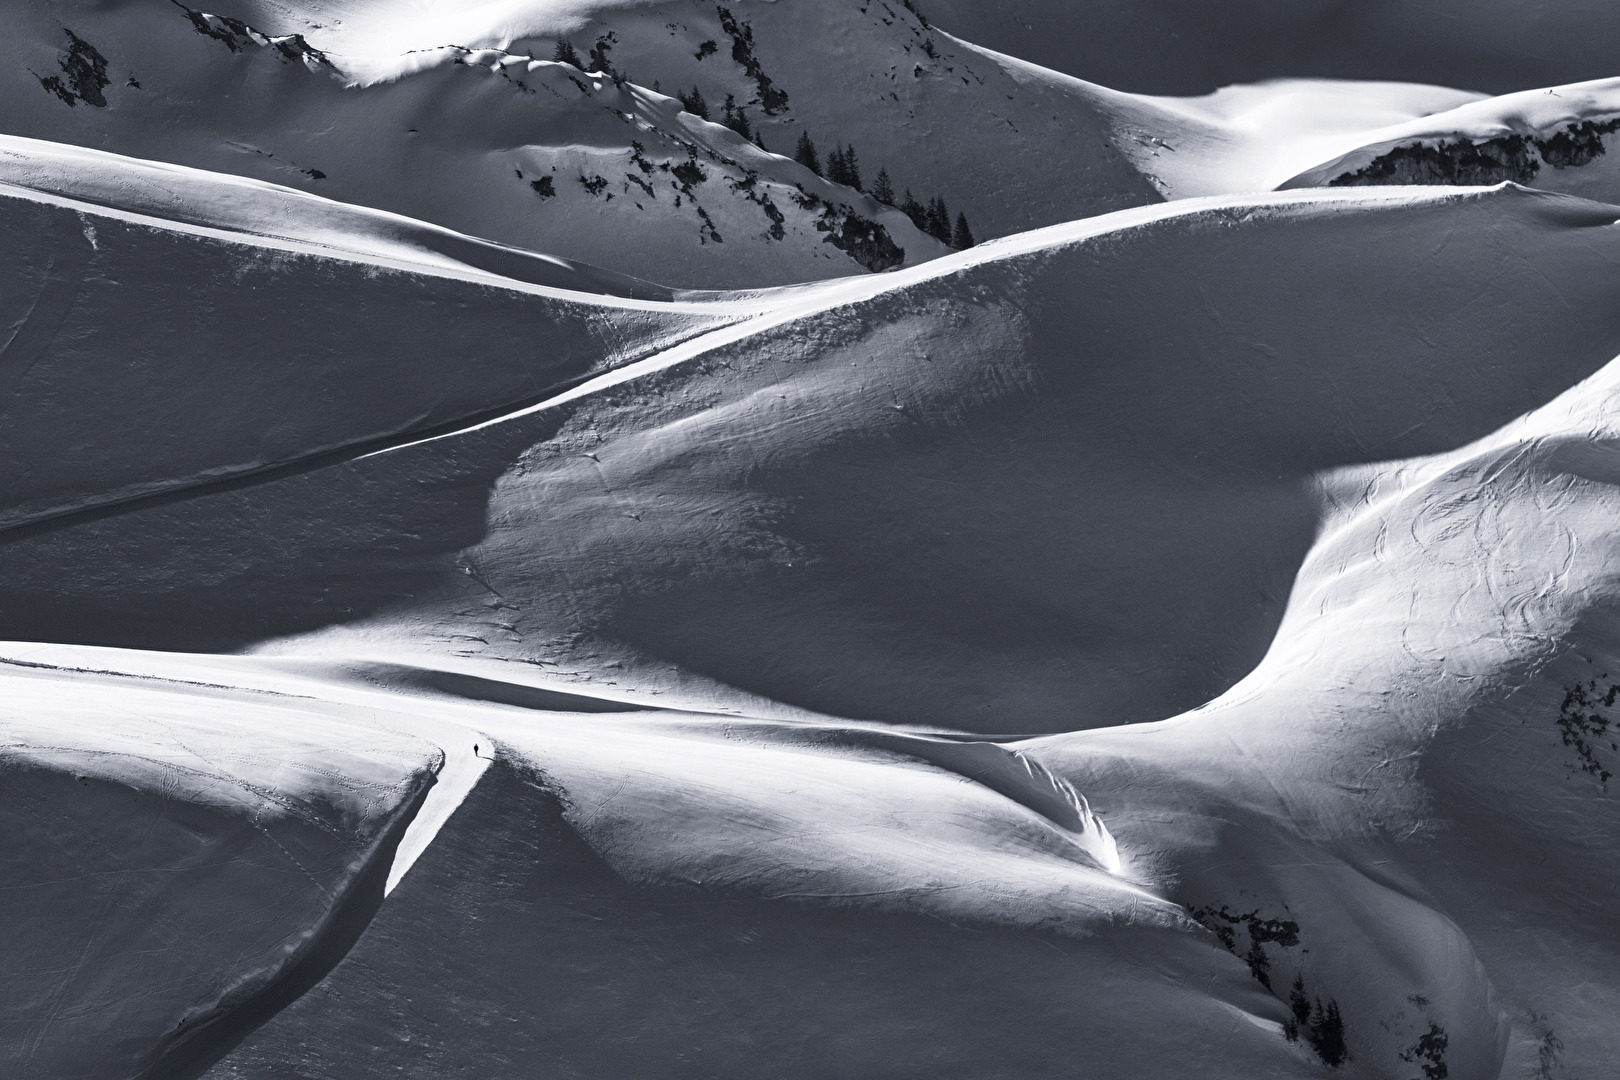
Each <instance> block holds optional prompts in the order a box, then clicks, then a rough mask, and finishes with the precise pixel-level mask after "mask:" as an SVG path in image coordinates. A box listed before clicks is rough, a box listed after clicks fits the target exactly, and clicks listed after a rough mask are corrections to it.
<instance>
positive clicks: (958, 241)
mask: <svg viewBox="0 0 1620 1080" xmlns="http://www.w3.org/2000/svg"><path fill="white" fill-rule="evenodd" d="M975 243H977V241H976V240H974V239H973V230H972V229H970V228H968V222H967V215H966V214H964V213H962V212H960V211H958V212H957V215H956V231H955V232H953V233H951V247H953V248H956V249H957V250H958V251H966V250H967V249H968V248H970V247H972V246H973V245H974V244H975Z"/></svg>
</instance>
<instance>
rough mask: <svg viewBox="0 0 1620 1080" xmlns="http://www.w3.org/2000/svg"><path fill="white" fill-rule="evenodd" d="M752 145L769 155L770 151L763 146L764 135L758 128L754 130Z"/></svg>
mask: <svg viewBox="0 0 1620 1080" xmlns="http://www.w3.org/2000/svg"><path fill="white" fill-rule="evenodd" d="M754 145H755V146H757V147H759V148H760V149H761V150H764V151H765V152H766V153H767V154H768V153H770V150H769V149H768V148H767V147H766V145H765V133H764V132H763V131H761V130H759V129H758V128H755V129H754Z"/></svg>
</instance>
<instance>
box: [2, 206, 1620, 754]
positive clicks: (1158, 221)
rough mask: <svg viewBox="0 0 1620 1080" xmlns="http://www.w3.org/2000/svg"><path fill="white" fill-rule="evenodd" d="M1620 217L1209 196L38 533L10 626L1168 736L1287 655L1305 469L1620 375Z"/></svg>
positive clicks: (1311, 491)
mask: <svg viewBox="0 0 1620 1080" xmlns="http://www.w3.org/2000/svg"><path fill="white" fill-rule="evenodd" d="M1613 220H1614V211H1613V210H1611V209H1609V208H1604V207H1599V206H1596V205H1594V204H1587V203H1582V202H1579V201H1577V200H1570V199H1564V198H1560V197H1556V196H1545V195H1538V194H1533V193H1528V192H1524V191H1522V190H1518V189H1513V188H1503V189H1497V190H1493V191H1487V192H1479V191H1475V192H1469V193H1463V194H1454V193H1449V192H1439V191H1434V190H1432V189H1431V190H1429V191H1427V192H1424V191H1413V190H1407V191H1401V192H1371V193H1358V192H1348V191H1347V192H1341V193H1311V194H1289V195H1274V196H1270V197H1264V198H1260V199H1245V200H1227V201H1225V202H1206V203H1196V202H1187V203H1179V204H1173V205H1172V206H1170V207H1166V208H1162V209H1156V210H1151V211H1149V210H1140V211H1131V212H1128V213H1126V214H1123V215H1117V216H1114V217H1111V218H1103V219H1097V220H1094V221H1091V222H1087V223H1083V224H1077V225H1074V226H1068V227H1064V228H1062V229H1057V230H1052V231H1049V232H1046V233H1041V234H1031V235H1029V236H1026V237H1022V238H1020V239H1019V240H1018V242H1016V243H1014V242H1011V241H1005V242H997V243H993V244H987V245H982V246H981V247H980V248H978V249H975V251H974V252H973V253H969V254H968V255H963V256H956V257H955V258H954V259H952V260H942V261H939V262H936V263H933V264H930V265H929V266H928V267H925V268H918V269H916V270H908V271H902V272H901V273H899V274H895V275H884V276H870V277H863V278H858V279H851V280H848V281H845V282H839V283H827V284H823V285H818V286H815V287H811V288H804V289H797V290H786V291H782V292H778V293H770V294H762V295H759V296H755V297H751V298H745V299H742V300H738V301H734V302H732V303H734V304H735V305H736V312H735V314H739V315H741V314H749V313H751V314H752V315H753V317H752V318H750V319H748V320H747V321H739V322H736V323H735V324H734V325H730V326H723V327H721V328H718V329H714V330H712V331H711V332H709V333H707V334H704V335H700V336H698V337H694V338H692V339H690V340H688V341H686V342H684V343H682V344H679V345H675V346H674V347H671V348H667V349H664V350H662V351H658V352H654V353H652V354H650V355H648V356H646V357H645V358H643V359H640V360H637V361H635V362H634V363H630V364H626V365H624V366H621V367H618V368H615V369H614V370H613V371H611V372H607V373H605V374H602V375H600V376H597V377H596V378H594V379H592V380H589V381H586V382H584V383H581V384H579V385H578V386H576V387H574V388H573V389H566V390H562V391H561V392H559V393H556V394H554V395H552V396H550V397H548V398H545V399H542V400H537V401H535V402H534V403H533V404H530V405H524V406H523V407H522V408H520V409H518V410H516V411H514V412H511V413H509V414H506V415H502V416H496V417H492V418H489V419H483V420H479V421H478V422H477V423H474V424H470V425H469V426H466V427H465V428H464V429H462V430H460V431H455V432H450V433H446V434H442V435H435V433H434V432H433V431H432V430H424V431H422V432H420V436H419V437H418V438H415V439H412V438H409V437H408V436H409V433H406V434H405V435H404V436H401V437H400V438H399V439H396V440H395V442H394V443H392V444H391V445H394V446H397V449H390V450H387V451H386V452H381V453H374V452H370V451H371V450H372V448H370V447H363V448H358V450H359V451H362V452H364V456H355V455H353V454H351V455H349V457H348V459H346V460H339V459H338V458H333V459H328V460H325V461H320V462H313V463H311V466H312V467H311V468H308V469H305V470H303V471H301V472H300V473H299V474H298V475H296V476H294V475H283V474H272V475H265V476H263V477H261V478H259V479H258V480H255V481H253V482H249V483H242V484H235V485H202V484H194V485H190V486H177V487H175V488H174V489H173V490H171V491H170V492H169V493H168V494H166V495H165V496H164V500H162V501H159V500H149V501H147V502H145V503H142V504H130V505H128V506H127V508H125V511H124V512H119V513H116V514H109V515H104V516H102V517H100V518H98V519H96V520H88V519H86V518H84V517H81V518H78V519H63V520H61V521H59V522H57V523H56V524H54V525H47V524H43V523H42V524H41V526H40V527H39V528H37V529H35V530H33V531H32V532H31V533H26V534H22V533H19V534H14V535H13V537H12V539H11V542H10V543H9V544H7V545H6V547H5V548H4V549H3V554H0V558H3V559H4V562H5V576H4V582H5V586H4V587H5V596H4V607H3V610H4V612H5V616H6V629H7V632H8V634H10V635H12V636H16V637H23V638H40V637H55V638H61V639H66V640H80V641H85V640H89V641H102V642H115V643H123V644H135V643H140V644H146V645H151V644H166V645H168V646H171V647H173V646H184V647H188V648H195V647H205V648H215V649H218V648H240V647H244V646H247V645H249V644H251V643H254V642H256V641H258V642H263V641H264V640H265V639H269V638H276V637H286V636H288V635H295V634H299V633H304V632H308V631H312V630H315V629H317V628H320V627H327V626H333V625H334V624H352V626H351V628H350V629H348V630H341V631H340V630H334V631H332V632H331V633H330V634H328V635H327V637H326V638H324V639H321V640H319V641H312V640H305V641H297V642H291V643H287V644H284V645H282V646H280V647H281V648H282V649H284V650H292V651H309V650H313V649H321V648H326V649H332V650H336V651H338V652H345V651H347V652H354V651H360V652H366V651H388V650H394V651H402V652H407V653H409V652H418V653H420V652H423V651H442V649H443V648H444V646H445V644H446V643H448V647H449V649H450V650H451V651H452V652H454V653H457V654H461V655H465V656H467V657H469V658H473V659H477V660H481V661H483V662H484V663H485V664H486V665H491V666H494V667H499V668H506V667H509V666H510V665H511V664H512V663H514V662H521V663H524V664H525V665H534V664H539V665H541V666H543V667H555V668H556V669H557V670H560V671H565V672H576V673H595V674H592V675H591V677H594V678H599V679H602V680H608V681H611V682H614V683H617V684H619V685H621V686H623V687H627V688H630V689H633V690H634V691H635V692H636V693H637V694H639V695H647V696H648V697H650V698H651V699H652V700H663V701H668V702H682V701H686V702H694V703H700V704H701V703H705V702H706V703H707V704H704V707H705V708H708V709H713V708H714V707H715V705H716V704H717V703H728V704H729V705H730V706H732V707H735V708H738V709H742V710H745V711H752V710H754V709H756V708H758V707H759V705H758V702H759V701H761V700H765V701H775V702H778V703H781V704H782V705H786V706H789V707H794V708H798V709H801V710H811V711H820V712H831V713H836V714H839V715H844V716H852V717H856V718H861V719H867V720H881V721H886V722H891V723H892V722H905V723H913V724H933V725H948V726H953V727H961V728H967V729H970V730H979V731H993V732H1020V731H1022V732H1032V731H1040V730H1049V731H1050V730H1063V729H1067V728H1074V727H1088V726H1098V725H1104V724H1109V723H1117V722H1124V721H1131V720H1146V719H1153V718H1156V717H1161V716H1165V715H1170V714H1172V713H1174V712H1177V711H1179V710H1180V709H1183V708H1187V707H1191V706H1193V705H1196V704H1197V703H1198V702H1200V701H1203V700H1207V699H1208V698H1210V697H1212V696H1214V695H1215V694H1217V693H1219V692H1220V691H1222V690H1224V689H1225V688H1226V687H1227V686H1230V685H1231V684H1232V683H1233V682H1235V681H1236V680H1237V679H1239V678H1241V677H1242V676H1243V675H1244V674H1245V673H1246V672H1247V671H1248V670H1249V669H1250V668H1251V667H1252V665H1253V664H1254V663H1255V662H1256V661H1257V660H1258V659H1259V657H1260V656H1261V655H1262V654H1263V653H1264V651H1265V649H1266V646H1267V643H1268V642H1269V641H1270V638H1271V635H1272V633H1273V631H1274V630H1275V627H1276V625H1277V620H1278V619H1279V618H1280V616H1281V612H1282V610H1283V605H1284V604H1285V602H1286V600H1287V597H1288V594H1289V588H1290V583H1291V582H1292V579H1293V576H1294V573H1295V571H1296V569H1297V567H1298V566H1299V564H1300V560H1301V559H1302V558H1303V557H1304V554H1305V552H1306V551H1307V550H1309V547H1310V545H1311V543H1312V539H1313V537H1314V536H1315V534H1316V530H1317V528H1318V524H1319V514H1320V504H1319V500H1318V497H1317V495H1316V494H1315V488H1314V483H1313V481H1312V480H1311V477H1313V476H1314V475H1315V474H1316V473H1317V472H1318V471H1320V470H1322V469H1324V468H1330V467H1338V466H1344V465H1349V464H1353V463H1356V462H1362V461H1367V460H1379V459H1382V458H1385V457H1390V456H1404V455H1410V454H1414V453H1424V452H1431V451H1438V450H1444V449H1448V448H1451V447H1455V446H1458V445H1462V444H1463V443H1466V442H1468V441H1469V440H1471V439H1474V438H1477V437H1479V436H1480V435H1482V434H1483V433H1485V432H1486V431H1488V430H1490V428H1491V427H1493V426H1495V425H1498V424H1500V423H1503V422H1505V421H1507V420H1508V419H1510V418H1511V417H1513V416H1515V415H1518V414H1520V413H1522V412H1524V411H1525V410H1527V409H1529V408H1532V407H1534V406H1536V405H1538V404H1540V403H1541V402H1544V401H1546V400H1548V399H1550V398H1551V397H1553V396H1555V395H1556V394H1557V393H1559V392H1560V391H1562V390H1563V389H1564V388H1565V387H1567V386H1568V385H1570V383H1571V382H1573V381H1575V380H1577V379H1579V378H1581V377H1583V376H1584V375H1586V374H1587V373H1589V372H1590V371H1592V370H1595V369H1596V368H1597V367H1598V366H1599V365H1600V364H1601V363H1603V362H1605V361H1606V360H1607V358H1609V357H1610V356H1612V355H1613V354H1614V353H1615V352H1617V351H1620V324H1617V323H1616V321H1615V320H1616V318H1617V316H1616V314H1615V313H1614V311H1613V309H1612V307H1611V306H1610V305H1608V304H1606V303H1605V302H1603V300H1602V298H1603V297H1605V296H1607V295H1608V293H1609V291H1610V290H1611V289H1612V288H1613V286H1614V277H1613V275H1614V273H1615V270H1614V267H1615V265H1616V264H1615V262H1614V260H1613V259H1612V258H1611V255H1610V253H1609V246H1610V245H1611V244H1612V243H1613V242H1614V238H1615V236H1616V235H1617V234H1616V233H1615V231H1614V230H1612V229H1611V228H1609V225H1610V223H1611V222H1612V221H1613ZM75 235H77V234H75ZM1442 237H1450V240H1449V241H1448V242H1447V243H1446V244H1444V245H1441V244H1439V243H1438V241H1439V239H1440V238H1442ZM1216 240H1218V242H1219V248H1218V251H1219V253H1220V254H1219V257H1218V258H1215V259H1213V260H1212V258H1211V256H1210V251H1211V248H1210V244H1211V243H1213V242H1215V241H1216ZM75 242H77V240H75ZM120 242H121V243H122V242H124V241H120ZM131 257H132V258H133V257H135V256H134V255H131ZM412 287H413V288H414V287H416V286H415V285H412ZM1076 297H1081V298H1084V301H1083V302H1076V299H1075V298H1076ZM466 302H467V303H469V304H471V303H473V301H472V300H471V299H468V300H467V301H466ZM621 303H628V302H621ZM715 306H716V307H717V308H721V309H723V308H725V307H726V306H727V304H726V303H723V302H719V301H716V303H715ZM1167 313H1168V314H1167ZM603 318H604V319H608V318H610V316H609V315H608V313H605V312H604V314H603ZM362 355H364V356H376V354H374V353H371V354H357V356H362ZM372 362H373V363H375V362H377V361H372ZM87 370H90V369H87ZM349 370H350V371H351V372H352V373H354V374H355V377H360V375H359V373H360V372H362V371H364V370H377V369H374V368H367V367H365V366H363V365H362V362H361V360H360V359H355V360H354V361H353V363H352V364H351V366H350V368H349ZM382 370H386V367H384V368H382ZM1150 373H1157V374H1150ZM1144 386H1145V387H1147V388H1148V389H1147V390H1144ZM132 430H135V431H143V430H146V429H145V428H144V427H137V428H133V429H132ZM72 431H73V429H72V427H71V426H65V427H62V428H61V429H60V433H59V434H58V436H57V437H58V438H66V439H71V438H73V437H74V436H73V435H72ZM51 445H53V444H52V443H50V442H49V441H44V442H42V443H41V446H40V453H41V454H42V455H43V454H49V453H50V452H51V450H50V447H51ZM106 445H108V446H111V445H112V444H111V443H107V444H106ZM110 452H111V451H109V453H110ZM317 465H318V466H320V467H313V466H317ZM1194 537H1196V543H1195V542H1194V540H1193V538H1194ZM271 538H273V539H271ZM109 552H117V553H118V554H117V556H116V557H111V556H110V555H109ZM1032 613H1034V614H1032ZM608 665H618V666H616V667H610V666H608ZM717 687H730V688H732V689H731V691H730V692H731V693H732V694H733V695H735V696H733V697H729V698H726V697H722V696H717V695H719V694H720V693H721V691H719V690H717V689H716V688H717Z"/></svg>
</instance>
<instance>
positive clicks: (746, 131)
mask: <svg viewBox="0 0 1620 1080" xmlns="http://www.w3.org/2000/svg"><path fill="white" fill-rule="evenodd" d="M720 122H721V123H722V124H724V125H726V127H728V128H730V129H731V130H732V131H735V132H736V133H737V134H739V135H741V136H742V137H743V138H745V139H752V138H753V137H754V126H753V125H752V124H750V123H749V122H748V110H747V108H746V107H745V106H739V105H738V104H737V99H736V97H735V96H733V95H731V94H727V95H726V105H725V109H724V110H723V111H722V113H721V117H720Z"/></svg>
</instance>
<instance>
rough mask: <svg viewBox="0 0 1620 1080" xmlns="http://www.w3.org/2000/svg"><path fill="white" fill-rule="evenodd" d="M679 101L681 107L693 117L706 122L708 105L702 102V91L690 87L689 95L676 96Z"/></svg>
mask: <svg viewBox="0 0 1620 1080" xmlns="http://www.w3.org/2000/svg"><path fill="white" fill-rule="evenodd" d="M676 96H677V97H679V98H680V99H681V106H682V107H683V108H684V109H686V111H687V112H689V113H691V114H692V115H693V116H696V117H699V118H701V119H704V120H707V119H708V118H709V103H708V102H707V101H705V100H703V91H702V90H699V89H698V88H697V87H695V86H694V87H692V92H691V93H689V94H677V95H676Z"/></svg>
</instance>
